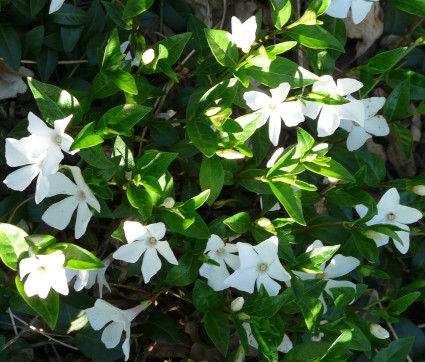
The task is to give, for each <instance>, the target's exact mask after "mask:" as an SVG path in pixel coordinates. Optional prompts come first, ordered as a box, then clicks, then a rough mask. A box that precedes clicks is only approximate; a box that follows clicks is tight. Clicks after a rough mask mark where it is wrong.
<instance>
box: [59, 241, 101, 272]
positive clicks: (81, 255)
mask: <svg viewBox="0 0 425 362" xmlns="http://www.w3.org/2000/svg"><path fill="white" fill-rule="evenodd" d="M52 249H59V250H61V251H62V253H64V255H65V264H64V267H66V268H70V269H78V270H90V269H100V268H104V267H105V265H103V263H102V262H101V261H100V260H99V259H98V258H96V257H95V256H94V255H93V254H92V253H90V252H89V251H88V250H86V249H83V248H82V247H80V246H78V245H75V244H69V243H58V244H55V245H54V246H53V248H52Z"/></svg>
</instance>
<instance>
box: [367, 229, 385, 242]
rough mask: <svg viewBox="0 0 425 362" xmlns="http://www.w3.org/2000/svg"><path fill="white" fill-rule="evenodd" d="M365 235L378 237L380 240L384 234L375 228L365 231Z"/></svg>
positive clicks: (371, 237)
mask: <svg viewBox="0 0 425 362" xmlns="http://www.w3.org/2000/svg"><path fill="white" fill-rule="evenodd" d="M364 235H365V236H366V237H368V238H369V239H378V240H382V235H381V234H380V233H378V232H376V231H373V230H368V231H366V232H365V233H364Z"/></svg>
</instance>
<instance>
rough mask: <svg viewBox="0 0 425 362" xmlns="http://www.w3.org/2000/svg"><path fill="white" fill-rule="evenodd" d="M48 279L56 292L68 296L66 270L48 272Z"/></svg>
mask: <svg viewBox="0 0 425 362" xmlns="http://www.w3.org/2000/svg"><path fill="white" fill-rule="evenodd" d="M46 278H48V279H49V281H50V285H51V286H52V288H53V289H54V290H56V291H57V292H58V293H59V294H62V295H68V293H69V289H68V282H67V280H66V274H65V269H64V268H60V269H54V270H50V271H48V273H46Z"/></svg>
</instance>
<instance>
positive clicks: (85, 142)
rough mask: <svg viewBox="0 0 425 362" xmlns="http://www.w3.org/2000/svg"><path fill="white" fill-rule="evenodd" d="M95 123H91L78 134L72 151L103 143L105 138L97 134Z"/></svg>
mask: <svg viewBox="0 0 425 362" xmlns="http://www.w3.org/2000/svg"><path fill="white" fill-rule="evenodd" d="M95 127H96V124H95V122H90V123H89V124H87V125H86V126H84V128H83V129H82V130H81V131H80V132H79V133H78V134H77V136H76V137H75V140H74V143H73V144H72V146H71V148H70V151H74V150H78V149H83V148H89V147H92V146H96V145H98V144H100V143H102V142H103V138H102V137H100V136H99V135H98V134H96V130H95Z"/></svg>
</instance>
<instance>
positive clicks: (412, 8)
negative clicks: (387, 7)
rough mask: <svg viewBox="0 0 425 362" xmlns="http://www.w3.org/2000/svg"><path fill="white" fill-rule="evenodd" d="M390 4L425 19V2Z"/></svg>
mask: <svg viewBox="0 0 425 362" xmlns="http://www.w3.org/2000/svg"><path fill="white" fill-rule="evenodd" d="M389 2H390V3H391V4H393V5H394V6H395V7H396V8H398V9H400V10H403V11H405V12H406V13H409V14H413V15H418V16H422V17H425V7H424V2H423V0H389Z"/></svg>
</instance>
